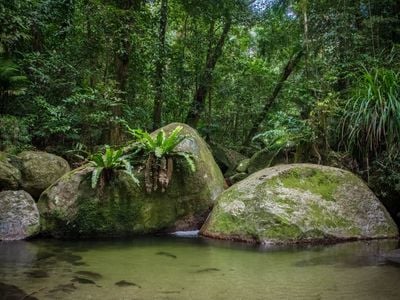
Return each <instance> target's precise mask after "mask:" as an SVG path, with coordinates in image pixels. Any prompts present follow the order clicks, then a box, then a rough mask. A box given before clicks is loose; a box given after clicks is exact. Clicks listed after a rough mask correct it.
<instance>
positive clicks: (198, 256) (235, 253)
mask: <svg viewBox="0 0 400 300" xmlns="http://www.w3.org/2000/svg"><path fill="white" fill-rule="evenodd" d="M397 247H398V242H397V241H393V240H391V241H371V242H353V243H343V244H336V245H330V246H302V247H299V246H297V247H295V246H292V247H286V248H276V247H275V248H268V249H266V248H264V249H262V248H258V247H257V248H256V247H251V246H248V245H243V244H233V243H227V242H220V241H210V240H205V239H200V238H192V239H188V238H176V237H151V238H139V239H133V240H127V241H115V240H108V241H99V242H97V241H71V242H66V241H56V240H33V241H19V242H0V299H96V300H102V299H246V300H248V299H352V300H355V299H374V300H375V299H400V289H399V282H400V267H399V266H397V265H392V264H389V263H386V262H385V261H383V260H382V259H381V258H379V255H380V254H382V253H383V252H385V251H389V250H393V249H395V248H397Z"/></svg>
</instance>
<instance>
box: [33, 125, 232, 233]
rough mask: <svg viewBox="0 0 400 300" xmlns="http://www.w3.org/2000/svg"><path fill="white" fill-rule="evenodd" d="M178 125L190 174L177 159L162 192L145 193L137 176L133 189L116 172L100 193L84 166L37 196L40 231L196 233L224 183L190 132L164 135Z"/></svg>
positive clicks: (202, 145)
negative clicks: (190, 157) (191, 157)
mask: <svg viewBox="0 0 400 300" xmlns="http://www.w3.org/2000/svg"><path fill="white" fill-rule="evenodd" d="M178 125H181V126H183V127H184V129H183V130H182V134H184V135H186V136H187V138H186V139H185V140H184V141H183V142H182V143H181V144H180V145H178V150H180V151H188V152H191V153H193V155H194V157H195V164H196V172H195V173H192V172H190V170H189V168H188V167H187V165H186V164H185V163H184V162H183V161H179V160H178V161H176V163H175V166H174V172H173V176H172V179H171V182H170V184H169V186H168V188H167V190H166V191H165V192H164V193H161V192H160V191H156V192H152V193H151V194H147V193H146V192H145V188H144V179H143V175H142V174H141V173H139V174H137V176H138V177H139V179H140V182H141V185H140V186H137V185H136V184H135V183H134V182H133V180H132V179H131V178H130V177H129V176H128V175H126V174H125V173H123V172H118V171H117V172H115V174H114V176H113V177H112V179H111V181H110V182H108V183H107V184H106V185H105V186H104V188H103V189H95V190H94V189H92V188H91V186H90V176H91V172H92V168H91V167H88V166H83V167H81V168H79V169H76V170H74V171H72V172H70V173H67V174H65V175H64V176H63V177H61V178H60V179H59V180H58V181H57V182H56V183H55V184H53V185H52V186H51V187H49V188H48V189H47V190H46V191H44V192H43V193H42V195H41V197H40V199H39V202H38V206H39V210H40V212H41V217H42V230H43V231H44V232H47V233H48V234H50V235H52V236H54V237H102V236H126V235H133V234H145V233H152V232H160V231H165V230H186V229H193V228H199V227H200V226H201V224H202V223H203V222H204V220H205V218H206V217H207V215H208V213H209V211H210V209H211V207H212V206H213V204H214V200H215V199H216V198H217V196H218V195H219V194H220V193H221V192H222V191H223V184H224V179H223V176H222V173H221V171H220V170H219V168H218V166H217V164H216V163H215V161H214V159H213V157H212V155H211V152H210V150H209V149H208V147H207V144H206V143H205V142H204V140H203V139H202V138H201V137H200V136H199V135H198V133H197V132H196V131H195V130H194V129H192V128H190V127H189V126H187V125H183V124H177V123H174V124H170V125H168V126H166V127H164V130H165V131H166V132H167V133H168V132H170V131H172V130H173V129H174V128H175V127H176V126H178Z"/></svg>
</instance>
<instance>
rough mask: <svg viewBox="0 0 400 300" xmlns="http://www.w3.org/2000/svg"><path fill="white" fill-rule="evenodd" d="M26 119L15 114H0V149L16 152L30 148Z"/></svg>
mask: <svg viewBox="0 0 400 300" xmlns="http://www.w3.org/2000/svg"><path fill="white" fill-rule="evenodd" d="M30 143H31V135H30V134H29V125H28V120H27V119H23V118H17V117H15V116H10V115H4V116H0V150H1V151H7V152H11V153H17V152H20V151H22V150H25V149H29V148H31V146H30Z"/></svg>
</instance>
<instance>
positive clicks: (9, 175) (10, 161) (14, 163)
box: [0, 152, 21, 191]
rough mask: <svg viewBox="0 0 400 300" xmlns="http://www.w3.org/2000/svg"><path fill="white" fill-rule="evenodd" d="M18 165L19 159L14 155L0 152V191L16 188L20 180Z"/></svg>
mask: <svg viewBox="0 0 400 300" xmlns="http://www.w3.org/2000/svg"><path fill="white" fill-rule="evenodd" d="M18 165H19V159H18V158H17V157H16V156H13V155H9V154H6V153H5V152H0V191H2V190H15V189H18V186H19V184H20V181H21V172H20V170H19V169H18Z"/></svg>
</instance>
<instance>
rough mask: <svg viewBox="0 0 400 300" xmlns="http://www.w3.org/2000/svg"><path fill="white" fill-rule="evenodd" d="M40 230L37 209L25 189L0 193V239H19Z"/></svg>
mask: <svg viewBox="0 0 400 300" xmlns="http://www.w3.org/2000/svg"><path fill="white" fill-rule="evenodd" d="M39 230H40V223H39V211H38V209H37V207H36V204H35V201H34V200H33V198H32V197H31V195H29V194H28V193H27V192H25V191H3V192H1V193H0V240H21V239H25V238H27V237H30V236H33V235H35V234H37V233H38V232H39Z"/></svg>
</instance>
